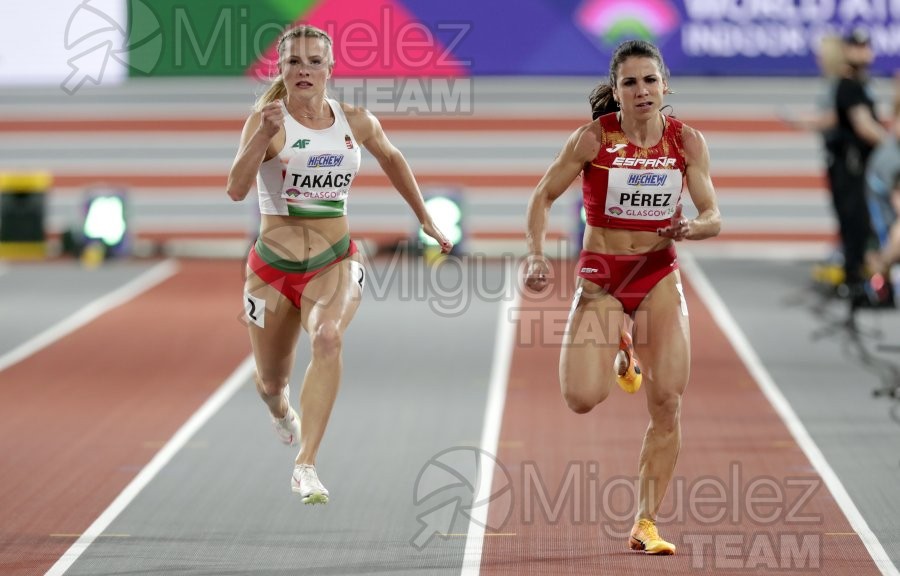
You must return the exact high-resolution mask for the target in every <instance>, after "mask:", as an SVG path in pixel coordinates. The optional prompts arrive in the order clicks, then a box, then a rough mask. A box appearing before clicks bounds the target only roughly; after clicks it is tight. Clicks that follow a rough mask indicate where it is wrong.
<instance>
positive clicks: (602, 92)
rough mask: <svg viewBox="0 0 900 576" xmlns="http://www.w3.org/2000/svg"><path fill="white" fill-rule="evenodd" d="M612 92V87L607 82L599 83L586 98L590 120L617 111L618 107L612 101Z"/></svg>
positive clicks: (613, 100)
mask: <svg viewBox="0 0 900 576" xmlns="http://www.w3.org/2000/svg"><path fill="white" fill-rule="evenodd" d="M612 92H613V91H612V86H610V85H609V84H608V83H607V82H601V83H599V84H597V85H596V86H595V87H594V89H593V90H591V95H590V96H588V102H589V103H590V105H591V120H596V119H597V118H599V117H601V116H604V115H606V114H610V113H612V112H615V111H616V110H618V108H619V106H618V104H617V103H616V101H615V99H613V96H612Z"/></svg>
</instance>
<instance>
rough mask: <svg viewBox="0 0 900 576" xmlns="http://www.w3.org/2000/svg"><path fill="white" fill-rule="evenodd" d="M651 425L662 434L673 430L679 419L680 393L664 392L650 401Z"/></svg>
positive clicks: (676, 426)
mask: <svg viewBox="0 0 900 576" xmlns="http://www.w3.org/2000/svg"><path fill="white" fill-rule="evenodd" d="M649 406H650V418H651V420H652V421H653V426H654V427H655V428H656V429H657V430H659V431H660V432H662V433H664V434H668V433H670V432H674V431H675V430H676V429H677V428H678V423H679V421H680V419H681V395H680V394H665V395H662V396H660V397H658V398H654V399H653V400H651V401H650V404H649Z"/></svg>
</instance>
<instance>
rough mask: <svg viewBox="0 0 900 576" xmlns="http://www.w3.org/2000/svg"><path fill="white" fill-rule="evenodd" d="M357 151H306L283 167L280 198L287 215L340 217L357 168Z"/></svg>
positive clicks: (343, 211) (344, 208) (343, 212)
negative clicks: (282, 200) (282, 199)
mask: <svg viewBox="0 0 900 576" xmlns="http://www.w3.org/2000/svg"><path fill="white" fill-rule="evenodd" d="M355 155H359V151H358V150H354V151H349V150H345V151H334V152H321V151H316V152H313V151H307V152H301V153H299V154H296V155H294V156H293V157H292V158H291V160H290V162H288V164H287V165H286V166H285V172H284V185H283V186H282V189H281V197H282V198H284V199H285V201H286V202H287V207H288V214H290V215H291V216H309V217H314V218H315V217H324V216H343V215H344V214H346V213H347V210H346V202H347V196H348V195H349V194H350V183H351V182H352V181H353V177H354V176H355V175H356V171H357V170H358V166H359V160H358V158H356V157H355Z"/></svg>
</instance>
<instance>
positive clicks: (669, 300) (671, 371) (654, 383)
mask: <svg viewBox="0 0 900 576" xmlns="http://www.w3.org/2000/svg"><path fill="white" fill-rule="evenodd" d="M634 343H635V344H634V346H635V352H636V353H637V357H638V359H639V360H640V365H641V370H642V374H643V377H644V378H643V379H644V387H645V389H646V390H647V397H648V401H652V400H654V399H655V398H661V397H664V396H669V395H671V394H673V393H675V394H678V395H680V394H682V393H684V389H685V387H686V386H687V382H688V378H689V376H690V363H691V341H690V328H689V325H688V310H687V302H686V301H685V299H684V288H683V287H682V284H681V275H680V273H679V271H678V270H675V271H673V272H672V273H671V274H669V275H668V276H666V277H665V278H663V279H662V280H660V281H659V283H657V284H656V286H654V287H653V289H652V290H650V293H649V294H648V295H647V297H646V298H644V301H643V302H641V305H640V306H639V307H638V310H637V312H636V314H635V338H634ZM657 395H660V396H657Z"/></svg>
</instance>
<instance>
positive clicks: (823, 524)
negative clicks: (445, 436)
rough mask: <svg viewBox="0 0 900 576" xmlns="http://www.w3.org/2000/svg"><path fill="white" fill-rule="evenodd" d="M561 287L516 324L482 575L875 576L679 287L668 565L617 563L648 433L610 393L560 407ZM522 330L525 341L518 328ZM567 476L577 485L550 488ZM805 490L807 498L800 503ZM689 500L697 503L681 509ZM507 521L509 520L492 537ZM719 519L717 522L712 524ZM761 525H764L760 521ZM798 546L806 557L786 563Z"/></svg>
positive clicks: (634, 408)
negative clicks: (677, 408)
mask: <svg viewBox="0 0 900 576" xmlns="http://www.w3.org/2000/svg"><path fill="white" fill-rule="evenodd" d="M568 269H570V267H569V268H566V270H568ZM566 276H568V274H566ZM688 280H689V279H688ZM562 283H563V284H564V285H565V286H563V287H562V288H556V289H555V293H554V295H553V296H552V297H551V298H549V299H546V300H543V301H541V302H536V301H530V302H525V303H524V312H523V316H524V317H527V318H530V319H531V321H530V322H525V323H520V326H519V332H518V339H517V344H516V348H515V351H514V354H513V359H512V366H511V371H510V377H509V388H508V393H507V399H506V408H505V412H504V417H503V423H502V430H501V436H500V444H499V448H498V459H499V461H500V462H501V463H502V464H503V466H504V468H505V470H506V471H507V472H508V473H509V477H510V479H511V485H512V488H513V492H512V494H513V495H514V497H513V499H512V500H513V502H514V505H513V506H512V507H511V508H510V507H509V506H501V505H499V503H501V502H503V500H500V499H498V500H496V501H495V503H493V504H492V505H491V508H490V511H489V521H488V525H489V526H490V527H492V528H494V529H497V528H499V532H496V531H495V534H494V535H488V536H487V537H486V538H485V543H484V553H483V556H482V568H481V574H482V575H484V576H488V575H501V574H503V575H507V574H508V575H527V574H547V575H556V574H616V575H627V574H641V575H645V574H658V573H669V574H701V573H702V574H722V573H745V572H752V573H756V571H757V569H768V570H769V571H770V572H779V571H780V572H781V573H789V574H798V573H809V574H818V575H825V574H831V575H841V576H845V575H847V574H853V575H854V576H864V575H869V574H880V572H879V570H878V569H877V568H876V566H875V565H874V562H873V561H872V560H871V558H870V556H869V554H868V552H867V551H866V549H865V547H864V545H863V544H862V541H861V540H860V538H859V537H858V536H857V535H856V534H855V533H854V532H853V530H852V529H851V527H850V525H849V523H848V521H847V520H846V518H845V517H844V516H843V514H842V512H841V511H840V509H839V508H838V506H837V504H836V503H835V501H834V500H833V499H832V497H831V496H830V493H829V492H828V489H827V487H826V486H825V485H824V483H823V482H822V480H821V478H820V477H819V476H818V474H817V473H816V472H815V470H814V469H813V468H812V466H811V465H810V463H809V461H808V460H807V458H806V456H805V455H804V453H803V452H802V451H801V450H800V448H799V446H798V445H797V444H796V442H794V440H793V438H792V437H791V435H790V433H789V432H788V430H787V428H786V427H785V425H784V424H783V423H782V421H781V419H780V418H779V417H778V416H777V414H776V413H775V411H774V409H773V408H772V406H771V405H770V404H769V403H768V401H767V400H766V399H765V398H764V396H763V394H762V393H761V391H760V389H759V388H758V387H757V385H756V383H755V382H754V381H753V379H752V378H751V376H750V374H749V373H748V371H747V370H746V368H745V367H744V365H743V363H742V362H741V360H740V359H739V358H738V356H737V354H736V353H735V351H734V350H733V349H732V347H731V346H730V344H729V342H728V340H727V339H726V338H725V336H724V335H723V334H722V332H721V331H720V330H719V328H718V327H717V325H716V324H715V323H714V321H713V318H712V317H711V315H710V313H709V311H708V310H707V309H706V307H705V306H704V305H703V303H702V302H701V301H700V300H699V299H698V297H697V295H696V293H695V292H694V291H693V290H692V289H691V287H690V285H689V284H688V286H687V297H688V301H689V307H690V313H691V324H692V340H693V371H692V376H691V383H690V385H689V386H688V391H687V394H686V397H685V402H684V407H683V419H682V422H683V424H682V428H683V447H682V451H681V455H680V459H679V463H678V466H677V468H676V472H675V474H676V479H675V480H674V481H673V485H672V487H670V490H669V493H668V495H667V497H666V500H665V502H664V505H663V510H662V513H661V518H663V517H665V516H668V517H669V520H665V521H661V522H660V524H659V525H660V531H661V533H662V535H663V536H664V537H666V538H668V539H669V540H670V541H672V542H673V543H675V544H676V545H677V546H678V553H677V555H676V556H674V557H650V556H646V555H644V554H643V553H638V552H631V551H629V550H627V534H628V530H629V529H630V527H631V522H632V521H633V520H632V517H633V514H634V510H635V502H634V496H635V495H636V489H635V488H634V486H635V481H636V476H637V462H638V453H639V450H640V444H641V440H642V437H643V434H644V431H645V429H646V426H647V422H648V416H647V412H646V407H645V397H644V394H643V393H642V392H639V393H638V394H637V395H636V396H629V395H627V394H625V393H624V392H622V391H621V390H619V389H618V388H615V389H614V390H613V392H612V394H611V395H610V398H609V399H608V400H607V401H606V402H605V403H603V404H601V405H600V406H598V407H597V408H595V409H594V411H592V412H590V413H589V414H587V415H583V416H578V415H576V414H574V413H572V412H570V411H569V410H568V409H567V408H566V406H565V404H564V401H563V400H562V397H561V395H560V391H559V384H558V378H557V366H558V360H559V341H560V333H561V331H562V329H563V327H564V326H565V318H566V315H567V312H568V307H569V295H570V294H571V292H572V291H571V284H572V283H571V281H570V280H568V279H563V280H562ZM538 313H543V314H544V316H543V322H542V323H541V324H537V323H535V322H534V320H536V319H537V314H538ZM526 325H529V326H531V329H525V328H523V327H524V326H526ZM529 342H531V344H528V343H529ZM539 342H543V344H540V345H538V344H536V343H539ZM592 466H593V467H594V468H591V467H592ZM567 473H571V474H574V478H575V479H576V480H581V481H583V483H582V484H579V485H578V488H574V487H573V488H570V489H568V490H564V489H561V488H560V487H561V486H564V482H563V480H564V479H565V478H566V474H567ZM536 478H539V479H540V480H541V481H542V482H543V485H544V487H545V488H543V489H541V490H544V493H545V494H547V495H548V496H549V500H548V502H549V508H547V507H544V506H543V505H542V504H540V499H539V497H538V494H539V490H538V489H536V488H535V487H536V486H538V484H537V482H536V481H535V479H536ZM701 479H703V482H705V483H707V485H706V486H705V487H704V484H703V483H702V482H701ZM504 481H505V480H504V477H503V474H502V473H498V474H497V475H496V476H495V486H494V493H495V494H497V493H498V492H497V490H498V486H499V487H502V485H503V482H504ZM526 485H528V486H529V487H530V490H531V497H530V498H529V497H528V492H527V491H526ZM714 486H718V487H720V488H721V489H722V490H723V491H722V493H721V494H722V501H720V502H718V503H711V504H707V505H705V506H704V505H699V502H700V501H699V499H698V498H697V495H700V496H707V497H713V496H716V495H717V494H718V493H717V492H716V490H718V488H715V487H714ZM754 486H755V487H754ZM765 486H767V487H765ZM810 488H815V491H814V492H813V493H812V494H811V495H809V494H807V491H808V489H810ZM693 490H699V492H695V493H693V496H692V491H693ZM752 490H758V492H751V491H752ZM558 494H568V495H569V498H570V500H568V501H565V502H563V503H562V504H561V505H560V507H559V510H558V513H557V514H554V513H553V510H554V509H553V505H554V504H556V502H554V500H553V499H554V498H555V497H557V495H558ZM751 496H753V497H751ZM764 497H778V498H780V504H772V503H765V499H764ZM807 497H808V498H807ZM576 498H577V499H578V500H577V501H576ZM592 499H593V500H592ZM752 502H755V503H756V504H755V505H754V504H753V503H752ZM770 502H771V501H770ZM778 506H780V507H781V511H780V512H779V511H778ZM529 511H530V512H529ZM507 513H510V514H511V515H510V517H509V520H508V522H506V523H505V524H504V523H503V520H504V518H505V517H506V515H507ZM717 513H721V514H724V517H723V518H721V519H716V518H715V516H716V514H717ZM529 514H530V516H529ZM762 516H772V520H771V521H759V519H760V517H762ZM754 518H756V519H757V520H756V521H755V520H754ZM801 518H807V519H811V521H800V519H801ZM804 538H805V539H806V540H804ZM692 543H693V544H692ZM701 544H703V545H701ZM804 544H805V545H807V546H808V548H807V550H806V552H805V553H804V554H797V553H796V551H799V550H801V549H802V546H803V545H804ZM793 545H796V548H792V546H793ZM735 568H737V569H738V570H737V571H735Z"/></svg>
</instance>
